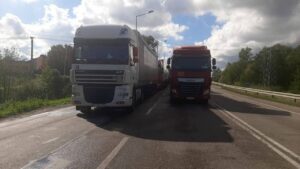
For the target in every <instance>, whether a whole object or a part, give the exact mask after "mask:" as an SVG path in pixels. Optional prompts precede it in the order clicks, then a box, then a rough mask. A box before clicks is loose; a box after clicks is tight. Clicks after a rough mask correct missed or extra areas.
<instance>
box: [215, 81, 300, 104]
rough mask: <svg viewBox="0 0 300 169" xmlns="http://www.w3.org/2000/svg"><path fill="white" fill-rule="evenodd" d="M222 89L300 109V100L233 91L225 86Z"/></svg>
mask: <svg viewBox="0 0 300 169" xmlns="http://www.w3.org/2000/svg"><path fill="white" fill-rule="evenodd" d="M220 87H221V88H222V89H226V90H229V91H232V92H235V93H239V94H243V95H247V96H251V97H255V98H259V99H265V100H269V101H273V102H278V103H283V104H287V105H291V106H297V107H300V100H297V101H295V100H293V99H287V98H282V97H275V96H273V97H272V96H269V95H264V94H258V93H256V92H249V91H247V92H246V91H241V90H238V89H232V88H228V87H224V86H220Z"/></svg>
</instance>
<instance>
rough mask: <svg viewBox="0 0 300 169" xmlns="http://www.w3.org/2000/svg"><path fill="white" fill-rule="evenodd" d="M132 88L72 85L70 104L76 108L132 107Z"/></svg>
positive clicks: (129, 86)
mask: <svg viewBox="0 0 300 169" xmlns="http://www.w3.org/2000/svg"><path fill="white" fill-rule="evenodd" d="M132 98H133V97H132V86H131V85H115V86H112V87H109V86H108V87H107V88H105V86H103V85H94V86H84V85H72V103H73V104H74V105H76V106H91V107H129V106H131V105H132Z"/></svg>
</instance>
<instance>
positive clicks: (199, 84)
mask: <svg viewBox="0 0 300 169" xmlns="http://www.w3.org/2000/svg"><path fill="white" fill-rule="evenodd" d="M167 63H168V66H167V67H168V69H169V72H170V101H171V102H176V101H178V100H183V99H187V100H196V101H200V102H203V103H208V99H209V98H210V86H211V81H212V78H211V71H212V69H215V68H216V66H215V65H216V59H215V58H211V55H210V50H209V49H207V47H206V46H182V47H179V48H175V49H174V50H173V56H172V57H171V58H169V59H168V62H167Z"/></svg>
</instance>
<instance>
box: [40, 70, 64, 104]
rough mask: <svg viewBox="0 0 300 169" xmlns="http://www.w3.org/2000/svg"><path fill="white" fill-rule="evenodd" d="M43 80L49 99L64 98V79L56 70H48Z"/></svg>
mask: <svg viewBox="0 0 300 169" xmlns="http://www.w3.org/2000/svg"><path fill="white" fill-rule="evenodd" d="M41 80H42V82H43V86H44V89H45V93H46V94H47V98H48V99H54V98H60V97H62V91H63V88H64V85H63V79H62V77H61V75H60V73H59V71H58V70H56V69H51V68H46V69H45V70H44V71H43V72H42V75H41Z"/></svg>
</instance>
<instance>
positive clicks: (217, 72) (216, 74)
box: [212, 68, 222, 82]
mask: <svg viewBox="0 0 300 169" xmlns="http://www.w3.org/2000/svg"><path fill="white" fill-rule="evenodd" d="M221 75H222V70H221V69H220V68H217V69H215V70H213V73H212V80H213V81H215V82H219V80H220V78H221Z"/></svg>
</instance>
